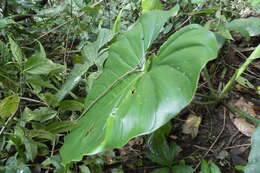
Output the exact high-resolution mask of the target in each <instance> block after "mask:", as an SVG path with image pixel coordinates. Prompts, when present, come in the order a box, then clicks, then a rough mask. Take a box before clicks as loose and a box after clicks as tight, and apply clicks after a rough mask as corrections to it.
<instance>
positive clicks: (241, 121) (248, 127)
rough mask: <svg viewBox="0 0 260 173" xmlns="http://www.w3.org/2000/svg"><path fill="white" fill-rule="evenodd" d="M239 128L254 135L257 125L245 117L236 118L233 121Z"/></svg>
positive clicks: (246, 133)
mask: <svg viewBox="0 0 260 173" xmlns="http://www.w3.org/2000/svg"><path fill="white" fill-rule="evenodd" d="M233 123H234V125H235V126H236V127H237V129H238V130H239V131H240V132H241V133H243V134H244V135H246V136H249V137H250V136H252V134H253V132H254V131H255V126H254V125H252V124H250V123H248V122H247V121H246V119H245V118H244V117H239V118H235V119H234V121H233Z"/></svg>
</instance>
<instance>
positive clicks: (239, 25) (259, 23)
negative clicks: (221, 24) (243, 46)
mask: <svg viewBox="0 0 260 173" xmlns="http://www.w3.org/2000/svg"><path fill="white" fill-rule="evenodd" d="M225 26H226V28H227V29H229V30H231V31H235V32H239V33H240V34H241V35H243V36H245V37H249V36H250V37H252V36H257V35H259V34H260V18H259V17H249V18H245V19H235V20H233V21H231V22H230V23H227V24H226V25H225Z"/></svg>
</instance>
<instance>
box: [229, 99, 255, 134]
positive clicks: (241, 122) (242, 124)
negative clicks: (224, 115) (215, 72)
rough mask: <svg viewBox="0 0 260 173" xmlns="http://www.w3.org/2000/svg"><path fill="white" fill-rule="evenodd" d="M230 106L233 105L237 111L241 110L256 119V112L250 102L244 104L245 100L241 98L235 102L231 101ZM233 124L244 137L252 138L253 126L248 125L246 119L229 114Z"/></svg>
mask: <svg viewBox="0 0 260 173" xmlns="http://www.w3.org/2000/svg"><path fill="white" fill-rule="evenodd" d="M230 104H232V105H234V106H235V107H237V108H238V109H240V110H242V111H243V112H245V113H248V114H250V115H252V116H254V117H257V115H256V112H255V111H254V104H253V103H251V102H246V100H245V99H244V98H243V97H241V98H240V99H239V100H237V101H233V102H231V103H230ZM229 116H230V118H231V120H232V122H233V124H234V125H235V126H236V128H237V129H238V130H239V131H240V132H241V133H242V134H244V135H246V136H249V137H250V136H252V134H253V132H254V130H255V125H253V124H251V123H249V122H248V121H247V120H246V118H244V117H241V115H239V114H234V113H233V112H230V114H229Z"/></svg>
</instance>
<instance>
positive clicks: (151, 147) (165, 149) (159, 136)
mask: <svg viewBox="0 0 260 173" xmlns="http://www.w3.org/2000/svg"><path fill="white" fill-rule="evenodd" d="M170 130H171V126H170V123H167V124H166V125H164V126H163V127H161V128H160V129H158V130H156V131H155V132H154V133H153V134H152V135H150V136H149V138H148V144H147V145H148V152H147V153H146V155H147V157H148V158H149V159H150V160H151V161H153V162H156V163H158V164H159V165H164V166H168V167H171V165H172V163H173V160H175V159H176V156H177V155H178V154H179V152H180V151H181V148H180V147H179V146H178V145H177V144H175V143H173V142H172V143H171V144H170V145H169V144H168V141H167V140H166V138H165V134H168V133H169V131H170Z"/></svg>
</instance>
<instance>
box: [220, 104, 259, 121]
mask: <svg viewBox="0 0 260 173" xmlns="http://www.w3.org/2000/svg"><path fill="white" fill-rule="evenodd" d="M222 104H223V105H224V106H225V107H226V108H228V109H229V110H231V111H232V112H235V113H238V114H240V115H242V116H243V117H245V118H247V119H250V120H252V121H254V122H256V123H257V124H258V125H259V124H260V119H259V118H256V117H253V116H252V115H250V114H247V113H245V112H244V111H242V110H240V109H238V108H236V107H234V106H232V105H230V104H228V103H224V102H222Z"/></svg>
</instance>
